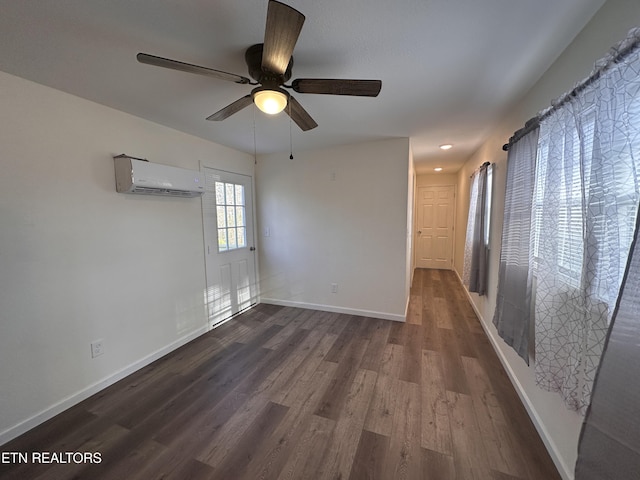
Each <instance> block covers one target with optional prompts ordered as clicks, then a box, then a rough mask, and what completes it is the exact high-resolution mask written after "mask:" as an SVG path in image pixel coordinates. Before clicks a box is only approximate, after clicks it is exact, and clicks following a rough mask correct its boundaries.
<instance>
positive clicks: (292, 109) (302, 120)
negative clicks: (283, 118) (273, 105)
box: [284, 95, 318, 132]
mask: <svg viewBox="0 0 640 480" xmlns="http://www.w3.org/2000/svg"><path fill="white" fill-rule="evenodd" d="M284 111H285V112H287V115H289V116H290V117H291V120H293V121H294V122H296V125H298V126H299V127H300V129H301V130H302V131H303V132H306V131H307V130H311V129H312V128H316V127H317V126H318V124H317V123H316V121H315V120H314V119H313V118H311V115H309V114H308V113H307V111H306V110H305V109H304V108H302V105H300V103H298V101H297V100H296V99H295V98H293V97H292V96H291V95H289V104H288V105H287V106H286V108H285V109H284Z"/></svg>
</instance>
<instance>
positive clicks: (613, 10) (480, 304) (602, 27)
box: [454, 0, 640, 479]
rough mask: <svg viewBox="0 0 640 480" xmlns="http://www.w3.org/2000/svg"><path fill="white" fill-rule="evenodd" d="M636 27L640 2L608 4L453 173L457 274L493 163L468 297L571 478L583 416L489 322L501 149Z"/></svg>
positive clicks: (500, 194)
mask: <svg viewBox="0 0 640 480" xmlns="http://www.w3.org/2000/svg"><path fill="white" fill-rule="evenodd" d="M637 25H640V2H638V1H637V0H609V1H608V2H607V3H605V5H604V6H603V7H602V9H601V10H600V11H599V12H598V13H597V14H596V15H595V16H594V17H593V19H592V20H591V22H590V23H589V24H588V25H587V26H586V27H585V29H584V30H583V31H582V32H581V33H580V34H579V35H578V36H577V37H576V39H575V40H574V42H573V43H572V44H571V45H570V46H569V47H568V48H567V49H566V50H565V52H563V54H562V55H561V56H560V57H559V58H558V59H557V61H556V62H555V63H554V64H553V65H552V66H551V68H550V69H549V70H548V71H547V72H546V73H545V74H544V76H543V77H542V78H541V79H540V80H539V81H538V82H537V84H536V85H535V86H534V87H533V89H532V90H531V91H530V92H529V93H528V94H527V95H526V97H525V98H524V99H523V100H522V101H521V102H520V103H519V104H518V105H516V106H515V107H514V108H513V109H512V110H511V111H510V112H509V113H508V115H506V116H505V119H504V121H503V122H502V124H501V125H500V127H499V128H497V129H496V130H495V131H494V132H493V133H492V135H491V136H490V138H488V140H487V141H486V142H485V143H484V145H483V146H482V147H481V148H480V149H479V150H478V151H477V152H476V153H475V154H474V155H473V156H472V158H471V159H470V160H469V161H468V162H467V163H466V164H465V166H464V167H463V168H462V169H461V170H460V172H459V173H458V192H459V195H458V202H457V228H456V229H457V231H458V232H460V235H458V237H457V238H456V257H455V262H454V266H455V269H456V271H457V272H458V274H459V275H462V268H463V259H464V232H465V230H466V222H467V216H468V207H469V176H470V175H471V173H472V172H473V171H474V170H475V169H476V168H478V167H479V166H480V165H481V164H482V163H484V162H485V161H488V162H492V163H495V164H496V165H495V168H494V190H493V210H492V215H493V220H492V225H491V253H490V264H489V285H488V293H487V295H486V296H483V297H479V296H478V295H476V294H473V293H472V294H470V298H471V300H472V303H473V305H474V308H475V309H476V312H477V313H478V315H479V316H480V317H481V321H482V323H483V326H484V327H485V330H486V331H487V333H488V334H489V338H490V339H491V341H492V342H493V344H494V347H495V348H496V350H497V353H498V355H499V356H500V357H501V360H502V361H503V364H504V365H505V367H506V369H507V371H508V373H509V375H510V376H511V378H512V381H513V382H514V384H515V385H516V388H517V390H518V393H519V394H520V396H521V398H522V399H523V401H524V403H525V406H526V407H527V408H528V410H529V413H530V415H531V416H532V418H533V420H534V423H536V426H537V428H538V430H539V432H540V433H541V435H542V437H543V440H544V441H545V443H546V444H547V446H548V448H549V449H550V452H551V454H552V456H553V458H554V460H555V461H556V465H557V466H558V468H559V470H560V472H561V474H562V475H563V477H564V478H567V479H569V478H573V469H574V465H575V461H576V457H577V445H578V435H579V431H580V427H581V424H582V418H581V417H580V416H579V415H577V414H576V413H573V412H571V411H569V410H567V408H566V407H565V406H564V404H563V403H562V401H561V399H560V396H559V395H557V394H552V393H548V392H545V391H543V390H541V389H540V388H538V387H537V386H536V385H535V380H534V376H533V367H528V366H527V365H526V364H525V363H524V361H523V360H522V359H520V357H518V356H517V354H516V353H515V352H514V351H513V350H512V349H511V348H510V347H508V346H507V345H506V344H505V343H504V342H503V341H502V339H501V338H500V337H499V336H498V334H497V332H496V330H495V328H494V326H493V323H492V319H493V313H494V310H495V300H496V291H497V283H498V269H499V263H500V245H501V234H502V218H503V215H504V192H505V180H506V157H507V156H506V153H505V152H503V151H502V145H503V144H504V143H506V142H507V141H508V139H509V137H510V136H511V135H512V134H513V132H514V131H515V130H518V129H519V128H521V127H522V126H523V125H524V122H525V121H526V120H528V119H529V118H530V117H532V116H534V115H535V114H536V113H537V112H538V111H539V110H541V109H543V108H546V107H548V106H549V105H550V102H551V100H552V99H554V98H557V97H559V96H560V95H561V94H563V93H564V92H566V91H569V90H571V88H573V86H574V85H575V84H576V83H577V82H578V81H580V80H582V79H583V78H585V77H587V76H588V75H589V73H590V71H591V69H592V67H593V64H594V62H595V61H596V60H598V59H599V58H601V57H603V56H604V55H605V54H606V53H607V51H608V50H609V48H610V47H611V46H613V45H615V44H616V43H617V42H619V41H620V40H622V39H623V38H624V37H625V36H626V34H627V32H628V30H629V29H631V28H632V27H634V26H637Z"/></svg>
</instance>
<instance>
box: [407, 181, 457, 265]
mask: <svg viewBox="0 0 640 480" xmlns="http://www.w3.org/2000/svg"><path fill="white" fill-rule="evenodd" d="M454 202H455V187H454V186H452V185H450V186H437V187H436V186H433V187H419V188H418V202H417V203H418V208H417V212H418V218H417V222H416V228H417V230H416V233H417V252H416V253H417V262H416V263H417V266H418V267H421V268H440V269H447V270H449V269H451V268H452V264H453V225H454V223H453V222H454V212H455V209H454V206H455V203H454Z"/></svg>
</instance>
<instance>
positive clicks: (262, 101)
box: [253, 88, 288, 115]
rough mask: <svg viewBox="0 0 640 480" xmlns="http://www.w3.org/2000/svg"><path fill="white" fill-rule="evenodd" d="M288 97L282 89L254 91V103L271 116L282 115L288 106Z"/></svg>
mask: <svg viewBox="0 0 640 480" xmlns="http://www.w3.org/2000/svg"><path fill="white" fill-rule="evenodd" d="M287 101H288V95H287V93H286V92H284V91H282V90H281V89H270V88H264V89H256V90H254V91H253V102H254V103H255V104H256V106H257V107H258V108H259V109H260V110H261V111H263V112H264V113H268V114H269V115H275V114H276V113H280V112H281V111H282V110H284V109H285V107H286V106H287Z"/></svg>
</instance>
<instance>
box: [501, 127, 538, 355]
mask: <svg viewBox="0 0 640 480" xmlns="http://www.w3.org/2000/svg"><path fill="white" fill-rule="evenodd" d="M538 133H539V129H537V128H536V129H535V130H533V131H532V132H530V133H528V134H527V135H525V136H524V137H522V138H521V139H520V140H518V142H517V143H514V144H513V145H512V146H511V148H510V149H509V157H508V159H507V184H506V191H505V201H504V224H503V228H502V250H501V252H500V271H499V274H498V293H497V299H496V310H495V314H494V317H493V323H494V325H495V326H496V329H497V330H498V333H499V334H500V336H501V337H502V338H503V339H504V341H505V342H506V343H507V344H508V345H510V346H511V347H513V349H514V350H515V351H516V352H518V355H520V356H521V357H522V358H523V359H524V360H525V362H527V365H528V364H529V340H530V338H529V337H530V328H531V324H532V322H531V285H532V275H531V269H530V246H531V205H532V202H533V190H534V186H535V169H536V152H537V148H538Z"/></svg>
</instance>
